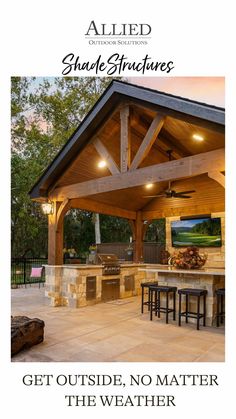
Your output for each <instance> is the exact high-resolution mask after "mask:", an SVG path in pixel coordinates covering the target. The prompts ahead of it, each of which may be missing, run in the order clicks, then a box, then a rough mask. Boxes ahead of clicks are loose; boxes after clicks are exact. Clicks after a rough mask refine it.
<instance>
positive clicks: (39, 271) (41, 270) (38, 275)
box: [30, 266, 44, 288]
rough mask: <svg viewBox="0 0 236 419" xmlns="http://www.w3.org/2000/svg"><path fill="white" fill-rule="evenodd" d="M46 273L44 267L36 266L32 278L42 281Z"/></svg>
mask: <svg viewBox="0 0 236 419" xmlns="http://www.w3.org/2000/svg"><path fill="white" fill-rule="evenodd" d="M43 273H44V266H35V267H33V266H32V268H31V273H30V278H33V279H39V278H40V279H42V277H43ZM40 284H41V281H39V288H40Z"/></svg>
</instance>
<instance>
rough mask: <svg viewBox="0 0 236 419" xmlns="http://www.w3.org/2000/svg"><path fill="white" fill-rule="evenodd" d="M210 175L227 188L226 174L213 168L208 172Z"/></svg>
mask: <svg viewBox="0 0 236 419" xmlns="http://www.w3.org/2000/svg"><path fill="white" fill-rule="evenodd" d="M207 174H208V177H210V178H211V179H214V180H215V181H216V182H218V183H219V184H220V185H221V186H223V188H225V176H224V175H223V174H222V173H221V172H218V171H216V170H211V171H210V172H208V173H207Z"/></svg>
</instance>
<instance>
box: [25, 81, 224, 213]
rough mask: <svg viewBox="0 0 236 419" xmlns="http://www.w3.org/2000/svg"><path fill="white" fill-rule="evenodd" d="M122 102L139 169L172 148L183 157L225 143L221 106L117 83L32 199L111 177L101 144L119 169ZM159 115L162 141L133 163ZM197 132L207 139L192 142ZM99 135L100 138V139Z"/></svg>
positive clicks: (162, 159) (35, 188) (164, 159)
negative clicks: (102, 164)
mask: <svg viewBox="0 0 236 419" xmlns="http://www.w3.org/2000/svg"><path fill="white" fill-rule="evenodd" d="M124 106H129V109H130V114H129V118H130V133H131V137H132V138H131V142H132V147H131V156H130V159H131V165H132V164H133V165H134V166H135V165H137V167H138V168H145V167H147V166H153V165H155V164H159V163H163V162H167V161H168V156H167V154H166V151H167V150H169V149H172V150H173V152H172V154H173V157H174V158H175V159H179V158H183V157H189V156H193V155H195V154H199V153H206V152H208V151H212V150H217V149H220V148H223V147H224V116H225V112H224V109H223V108H219V107H215V106H211V105H207V104H203V103H200V102H196V101H192V100H189V99H185V98H182V97H178V96H174V95H170V94H166V93H163V92H158V91H156V90H152V89H147V88H144V87H140V86H136V85H132V84H128V83H124V82H120V81H113V82H112V83H111V84H110V85H109V87H108V88H107V89H106V90H105V92H104V93H103V95H102V96H101V97H100V99H99V100H98V101H97V103H96V104H95V105H94V107H93V108H92V109H91V111H90V112H89V113H88V114H87V116H86V117H85V118H84V120H83V121H82V123H81V124H80V126H79V127H78V129H77V130H76V131H75V132H74V134H73V135H72V136H71V138H70V139H69V140H68V142H67V143H66V144H65V146H64V147H63V148H62V149H61V151H60V152H59V154H58V155H57V156H56V157H55V159H54V160H53V161H52V163H51V164H50V165H49V167H48V168H47V169H46V170H45V172H44V173H43V174H42V176H41V177H40V179H39V180H38V181H37V182H36V184H35V185H34V186H33V188H32V189H31V191H30V196H31V198H32V199H36V200H40V199H42V198H44V199H45V197H47V196H48V193H49V191H50V190H52V189H53V188H61V187H65V186H69V185H73V184H75V183H76V184H77V183H83V182H86V181H93V180H94V179H99V178H104V177H107V176H110V174H111V169H110V170H109V169H108V168H104V170H103V171H98V170H97V161H98V160H99V158H100V151H101V147H105V150H106V151H107V152H108V153H109V156H110V159H111V162H110V164H111V165H113V166H112V167H113V169H114V170H116V169H115V168H116V166H117V167H120V165H121V158H120V135H121V132H120V130H121V127H120V109H122V107H124ZM156 115H160V116H163V115H164V118H165V119H164V122H163V123H162V124H161V127H160V129H159V131H158V141H154V142H153V143H152V144H151V150H149V152H148V153H147V155H145V157H144V158H142V160H140V162H139V161H136V162H135V163H136V164H134V160H135V156H137V154H138V151H139V148H140V146H141V144H142V143H143V139H144V137H145V135H146V133H147V131H148V130H150V129H151V125H152V121H154V120H155V117H156ZM156 125H157V124H156ZM196 131H197V132H198V133H199V134H201V135H203V136H204V138H205V141H204V142H203V143H199V144H197V143H194V142H192V141H189V139H190V138H191V136H192V135H193V134H194V133H195V132H196ZM98 133H99V138H96V136H97V135H98ZM98 192H99V191H98ZM139 205H143V202H142V203H141V202H140V204H138V207H139ZM136 207H137V203H136V205H135V209H136Z"/></svg>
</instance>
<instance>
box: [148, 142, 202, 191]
mask: <svg viewBox="0 0 236 419" xmlns="http://www.w3.org/2000/svg"><path fill="white" fill-rule="evenodd" d="M171 153H172V150H167V154H168V157H169V161H171V157H172V156H171ZM194 192H196V191H194V190H192V191H182V192H177V191H175V190H174V189H171V182H170V181H169V182H168V188H167V189H166V190H165V191H163V192H162V193H160V194H157V195H147V196H144V198H184V199H186V198H192V197H191V196H189V195H187V194H190V193H194Z"/></svg>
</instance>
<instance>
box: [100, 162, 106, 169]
mask: <svg viewBox="0 0 236 419" xmlns="http://www.w3.org/2000/svg"><path fill="white" fill-rule="evenodd" d="M106 165H107V163H106V161H105V160H100V162H99V163H98V167H99V168H100V169H102V168H103V167H106Z"/></svg>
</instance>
